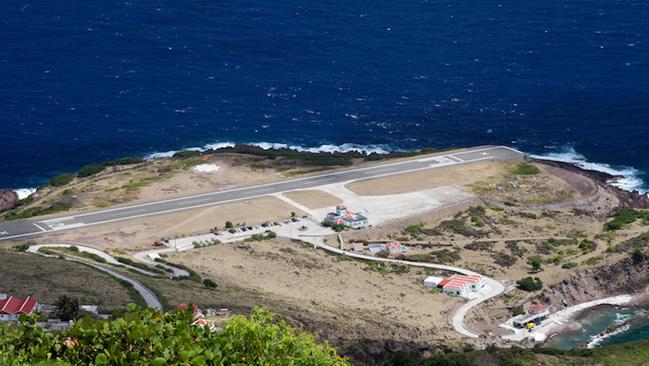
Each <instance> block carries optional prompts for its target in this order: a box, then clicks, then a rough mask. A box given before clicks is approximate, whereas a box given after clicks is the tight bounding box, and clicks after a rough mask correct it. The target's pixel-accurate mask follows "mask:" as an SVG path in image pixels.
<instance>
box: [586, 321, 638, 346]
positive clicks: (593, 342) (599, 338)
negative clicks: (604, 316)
mask: <svg viewBox="0 0 649 366" xmlns="http://www.w3.org/2000/svg"><path fill="white" fill-rule="evenodd" d="M629 329H631V325H630V324H624V325H623V326H621V327H618V328H615V330H614V331H612V332H610V333H604V334H598V335H596V336H592V337H591V338H590V340H589V341H588V344H587V345H586V348H588V349H592V348H595V347H597V346H599V345H600V344H601V343H602V342H603V341H604V340H605V339H607V338H611V337H613V336H616V335H618V334H621V333H624V332H626V331H628V330H629Z"/></svg>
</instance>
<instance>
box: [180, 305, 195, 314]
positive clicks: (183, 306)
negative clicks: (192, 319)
mask: <svg viewBox="0 0 649 366" xmlns="http://www.w3.org/2000/svg"><path fill="white" fill-rule="evenodd" d="M193 305H194V312H195V313H196V312H198V306H196V304H193ZM178 309H180V310H187V304H184V303H183V304H178Z"/></svg>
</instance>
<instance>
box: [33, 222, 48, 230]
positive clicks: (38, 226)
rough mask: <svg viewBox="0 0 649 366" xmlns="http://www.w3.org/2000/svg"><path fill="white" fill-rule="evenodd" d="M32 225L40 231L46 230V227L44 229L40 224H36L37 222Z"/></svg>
mask: <svg viewBox="0 0 649 366" xmlns="http://www.w3.org/2000/svg"><path fill="white" fill-rule="evenodd" d="M34 226H36V227H37V228H39V229H40V230H41V231H47V229H44V228H43V227H41V226H40V225H38V224H37V223H34Z"/></svg>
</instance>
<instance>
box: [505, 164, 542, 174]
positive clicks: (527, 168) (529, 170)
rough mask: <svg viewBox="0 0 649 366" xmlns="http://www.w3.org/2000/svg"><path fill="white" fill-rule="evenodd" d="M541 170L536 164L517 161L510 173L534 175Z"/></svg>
mask: <svg viewBox="0 0 649 366" xmlns="http://www.w3.org/2000/svg"><path fill="white" fill-rule="evenodd" d="M540 172H541V170H539V168H538V167H537V166H536V165H532V164H529V163H519V164H518V165H516V167H515V168H514V170H513V171H512V174H514V175H536V174H539V173H540Z"/></svg>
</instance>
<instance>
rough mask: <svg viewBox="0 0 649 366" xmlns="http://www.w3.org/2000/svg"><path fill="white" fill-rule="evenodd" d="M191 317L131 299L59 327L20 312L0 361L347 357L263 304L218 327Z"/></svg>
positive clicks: (332, 361) (256, 361) (2, 337)
mask: <svg viewBox="0 0 649 366" xmlns="http://www.w3.org/2000/svg"><path fill="white" fill-rule="evenodd" d="M191 322H192V315H191V314H190V313H189V312H184V311H179V310H175V311H172V312H168V313H160V312H158V311H156V310H153V309H140V308H138V307H137V306H136V305H134V304H130V305H129V306H128V312H127V313H125V314H124V315H123V316H122V317H120V318H117V319H115V320H110V321H107V320H94V319H92V318H90V317H86V318H84V319H82V320H80V321H78V322H76V323H75V325H74V326H73V327H72V328H70V329H69V330H66V331H63V332H61V333H49V332H45V331H43V330H42V329H41V328H40V327H39V326H37V325H36V324H35V319H34V318H33V317H31V318H25V317H23V319H22V322H21V324H20V325H18V326H16V327H9V326H0V364H1V365H31V364H34V363H38V362H47V363H46V364H48V365H57V366H59V365H135V366H137V365H296V366H297V365H305V366H306V365H314V366H316V365H317V366H320V365H322V366H328V365H349V364H348V363H347V362H346V361H345V360H343V359H342V358H340V357H339V356H337V355H336V351H335V349H334V348H333V347H331V346H330V345H329V344H327V343H324V344H318V343H317V342H316V341H315V339H314V337H313V336H312V335H310V334H304V333H297V332H296V331H295V330H294V329H293V327H291V326H290V325H287V324H286V323H285V322H284V321H283V320H277V319H275V317H274V314H272V313H270V312H267V311H264V310H262V309H256V310H253V312H252V314H251V315H250V317H249V318H246V317H244V316H240V315H239V316H235V317H233V318H232V319H230V320H229V321H228V322H227V323H225V324H224V325H223V327H222V330H220V331H217V332H211V331H210V330H209V329H206V328H205V329H203V328H200V327H195V326H191Z"/></svg>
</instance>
